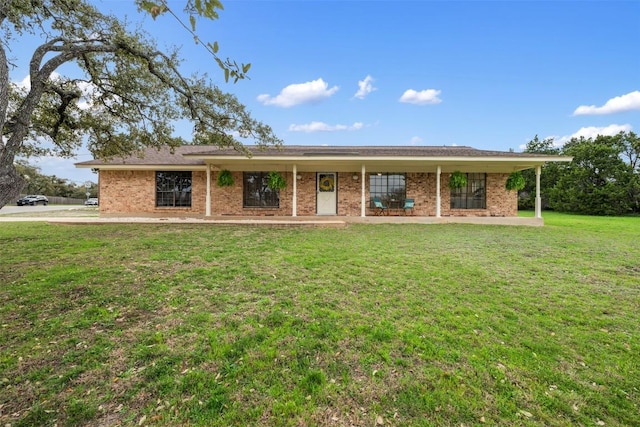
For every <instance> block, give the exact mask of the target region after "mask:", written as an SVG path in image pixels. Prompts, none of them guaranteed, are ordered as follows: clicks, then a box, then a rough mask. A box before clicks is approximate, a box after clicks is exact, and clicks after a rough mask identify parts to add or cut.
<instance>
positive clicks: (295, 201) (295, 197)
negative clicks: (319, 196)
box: [291, 165, 298, 216]
mask: <svg viewBox="0 0 640 427" xmlns="http://www.w3.org/2000/svg"><path fill="white" fill-rule="evenodd" d="M291 205H292V209H293V212H292V216H298V166H297V165H293V200H292V202H291Z"/></svg>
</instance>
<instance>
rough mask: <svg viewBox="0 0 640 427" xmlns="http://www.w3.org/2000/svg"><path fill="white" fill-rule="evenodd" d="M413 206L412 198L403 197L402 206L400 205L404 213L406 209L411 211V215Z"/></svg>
mask: <svg viewBox="0 0 640 427" xmlns="http://www.w3.org/2000/svg"><path fill="white" fill-rule="evenodd" d="M413 206H414V201H413V199H404V206H403V207H402V210H403V212H404V214H405V215H406V214H407V211H411V215H413Z"/></svg>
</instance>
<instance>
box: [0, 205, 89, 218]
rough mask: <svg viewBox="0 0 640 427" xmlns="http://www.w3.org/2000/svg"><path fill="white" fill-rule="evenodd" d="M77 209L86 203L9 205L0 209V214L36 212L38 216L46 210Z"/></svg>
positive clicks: (83, 207) (82, 207) (26, 214)
mask: <svg viewBox="0 0 640 427" xmlns="http://www.w3.org/2000/svg"><path fill="white" fill-rule="evenodd" d="M76 209H85V206H84V205H47V206H43V205H36V206H16V205H13V206H12V205H7V206H4V207H3V208H2V209H0V215H16V214H21V215H24V216H28V215H30V214H35V215H37V216H42V215H43V213H46V212H54V211H67V210H76Z"/></svg>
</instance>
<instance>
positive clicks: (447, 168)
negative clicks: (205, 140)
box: [205, 157, 545, 173]
mask: <svg viewBox="0 0 640 427" xmlns="http://www.w3.org/2000/svg"><path fill="white" fill-rule="evenodd" d="M205 162H206V163H210V164H211V165H212V167H213V168H214V169H228V170H231V171H243V170H244V171H246V170H253V171H271V170H279V171H288V172H290V171H293V166H294V165H295V166H296V169H297V171H298V172H322V171H325V172H357V173H360V171H361V170H362V165H364V166H365V170H366V171H367V172H428V173H435V172H436V171H437V168H438V166H440V167H441V168H442V169H441V170H442V173H450V172H453V171H455V170H459V171H463V172H486V173H511V172H514V171H519V170H524V169H530V168H534V167H536V166H538V165H542V164H544V163H545V160H541V159H523V158H519V159H505V158H494V159H491V158H482V159H469V158H465V159H452V158H446V159H407V158H399V159H398V158H396V159H389V158H387V159H363V158H359V159H337V158H313V159H309V158H302V159H274V158H273V157H270V158H264V159H261V158H256V157H253V158H251V159H247V158H238V159H230V158H225V159H206V160H205Z"/></svg>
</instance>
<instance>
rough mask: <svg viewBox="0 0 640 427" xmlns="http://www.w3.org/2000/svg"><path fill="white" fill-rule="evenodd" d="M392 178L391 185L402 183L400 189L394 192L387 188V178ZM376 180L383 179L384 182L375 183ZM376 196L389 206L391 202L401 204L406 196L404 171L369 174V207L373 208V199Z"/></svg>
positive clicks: (405, 175)
mask: <svg viewBox="0 0 640 427" xmlns="http://www.w3.org/2000/svg"><path fill="white" fill-rule="evenodd" d="M390 177H391V178H394V179H393V181H396V180H397V181H396V182H392V183H391V185H392V186H393V185H394V184H402V187H401V191H400V192H396V194H395V197H394V194H393V193H394V192H395V188H394V189H393V191H390V190H389V178H390ZM376 180H381V181H382V180H384V182H380V183H376V182H374V181H376ZM375 197H378V198H379V199H380V201H381V202H382V203H383V204H384V205H385V206H390V205H391V203H392V202H393V203H394V204H398V206H402V205H403V204H404V201H405V199H406V198H407V174H406V173H405V172H384V173H371V174H369V207H370V208H374V204H373V199H374V198H375Z"/></svg>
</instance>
